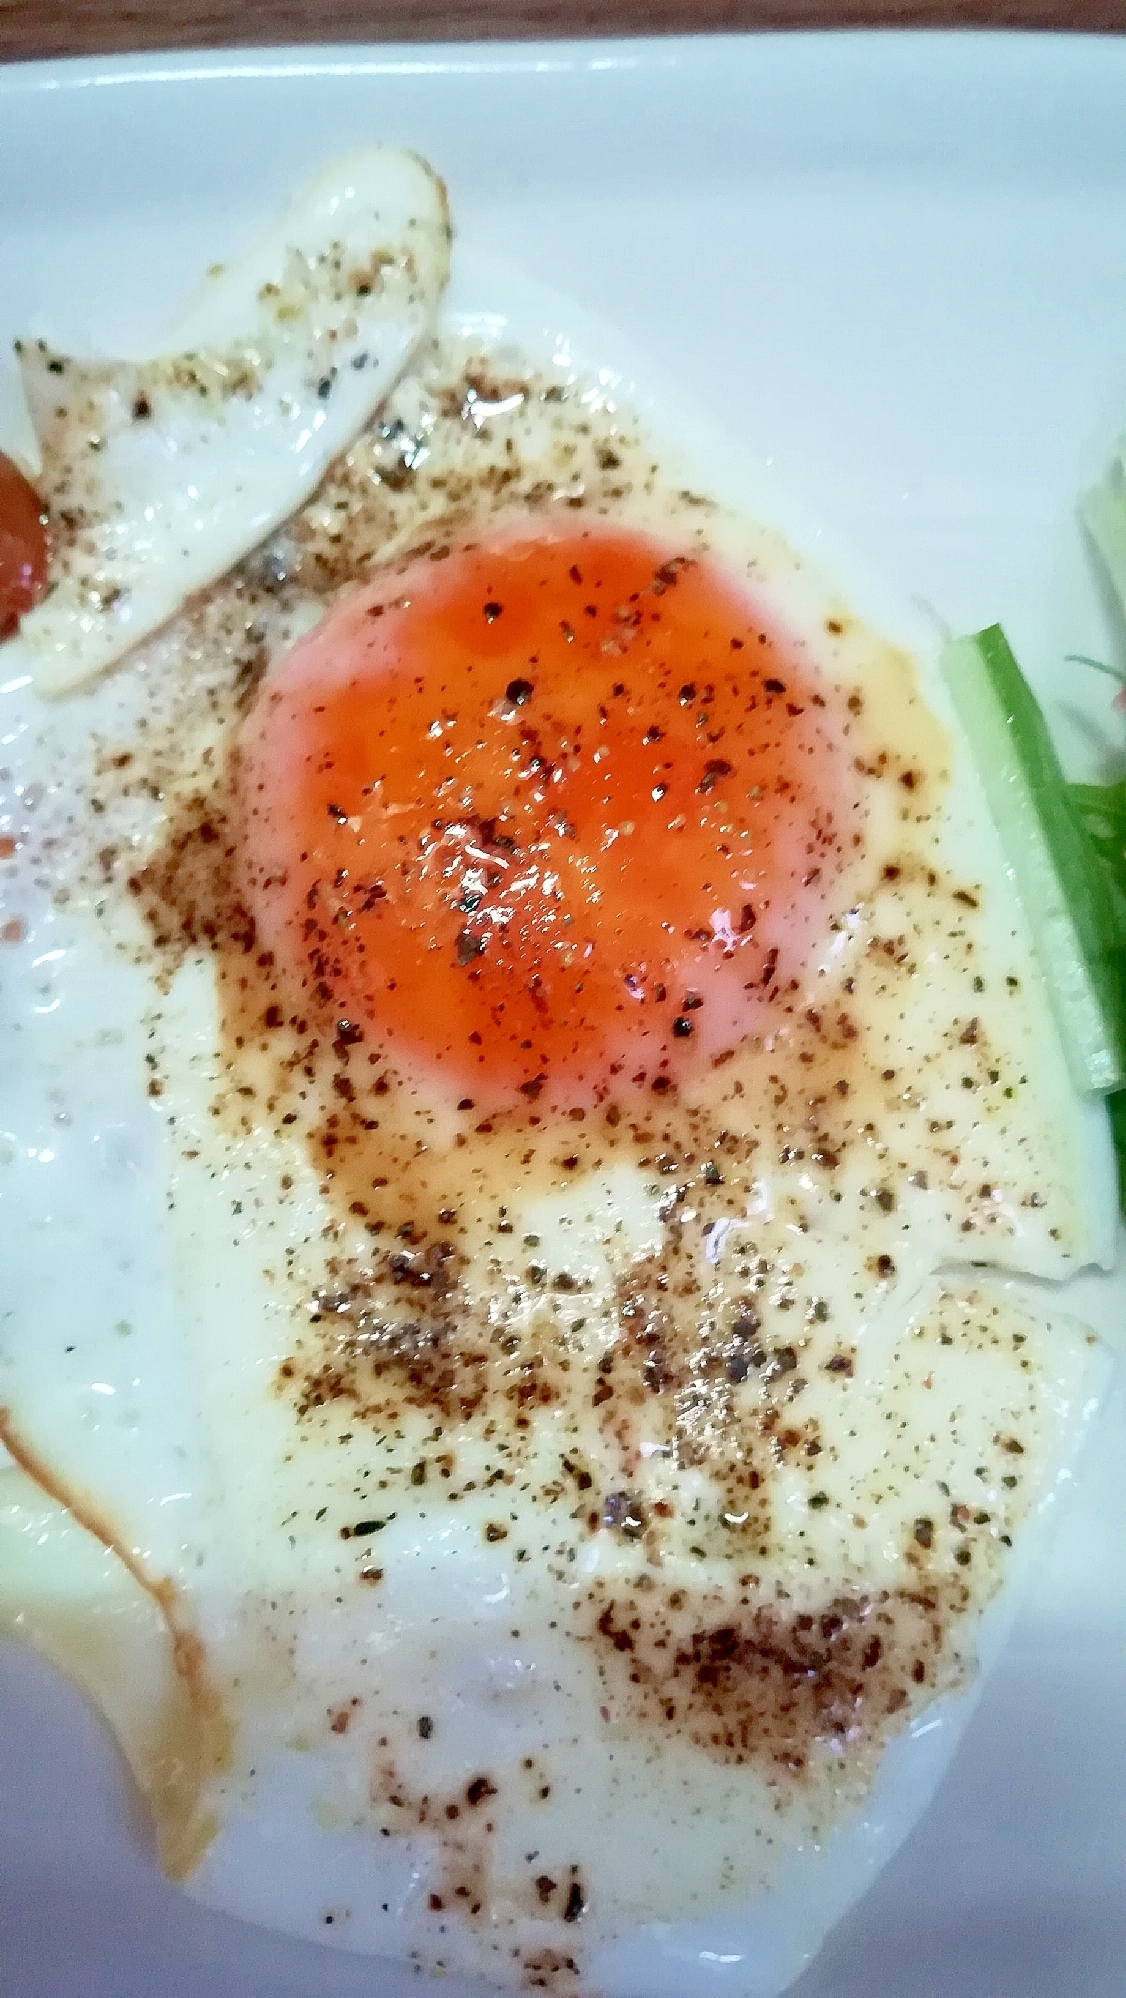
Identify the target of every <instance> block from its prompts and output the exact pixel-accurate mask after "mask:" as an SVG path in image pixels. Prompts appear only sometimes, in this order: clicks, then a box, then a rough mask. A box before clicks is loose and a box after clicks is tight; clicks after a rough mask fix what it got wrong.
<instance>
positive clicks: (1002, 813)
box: [942, 511, 1126, 1141]
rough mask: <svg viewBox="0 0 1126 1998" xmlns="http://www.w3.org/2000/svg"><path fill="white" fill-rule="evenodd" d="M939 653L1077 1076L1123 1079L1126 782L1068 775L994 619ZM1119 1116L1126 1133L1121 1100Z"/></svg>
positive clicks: (1105, 1086)
mask: <svg viewBox="0 0 1126 1998" xmlns="http://www.w3.org/2000/svg"><path fill="white" fill-rule="evenodd" d="M1122 573H1123V576H1124V578H1126V511H1124V515H1123V572H1122ZM942 664H943V670H944V672H945V675H946V679H947V683H948V685H949V687H950V691H951V693H952V695H953V698H954V702H955V705H956V707H957V709H958V712H959V714H960V716H961V718H962V721H963V724H964V725H965V728H966V732H967V734H968V736H969V739H970V743H971V745H972V747H973V750H974V754H975V757H976V760H977V764H978V769H979V771H980V774H981V778H982V781H983V783H984V786H985V792H986V797H987V799H988V801H989V806H990V810H991V811H992V813H993V817H994V819H995V821H996V824H997V828H998V831H999V832H1000V835H1001V839H1002V842H1003V844H1004V847H1005V852H1006V856H1007V858H1008V862H1009V865H1010V867H1011V868H1012V871H1013V874H1014V876H1015V879H1016V885H1017V891H1018V893H1019V895H1020V898H1021V901H1022V903H1023V905H1024V909H1025V913H1026V915H1027V917H1028V921H1029V924H1030V926H1031V929H1032V936H1033V941H1034V944H1035V947H1036V952H1037V956H1038V958H1039V960H1040V964H1041V967H1042V969H1043V972H1044V976H1045V980H1046V982H1047V986H1048V991H1049V994H1050V996H1051V999H1052V1003H1053V1006H1054V1009H1055V1013H1056V1018H1057V1021H1058V1023H1059V1027H1060V1032H1061V1034H1062V1037H1063V1043H1064V1047H1065V1049H1066V1051H1067V1056H1068V1062H1069V1065H1070V1067H1071V1070H1072V1074H1073V1077H1074V1080H1075V1083H1076V1086H1077V1087H1078V1088H1079V1089H1081V1090H1084V1091H1092V1092H1098V1093H1101V1094H1104V1095H1105V1094H1107V1093H1109V1092H1110V1091H1111V1090H1117V1089H1120V1088H1121V1087H1122V1085H1123V1084H1124V1083H1126V863H1124V859H1123V854H1124V851H1126V842H1124V837H1123V835H1124V831H1126V789H1123V787H1119V786H1108V787H1107V788H1106V790H1105V791H1104V790H1103V789H1102V787H1099V786H1094V785H1070V784H1068V782H1067V781H1066V779H1065V777H1064V774H1063V771H1062V769H1061V767H1060V761H1059V758H1058V756H1057V755H1056V752H1055V748H1054V746H1053V744H1052V739H1051V736H1050V735H1049V733H1048V727H1047V723H1046V722H1045V720H1044V717H1043V715H1042V714H1041V712H1040V708H1039V706H1038V704H1037V701H1036V697H1035V695H1034V694H1033V692H1032V690H1031V688H1030V687H1029V685H1028V683H1027V681H1026V680H1025V678H1024V676H1023V674H1022V673H1021V670H1020V668H1019V666H1018V665H1017V662H1016V660H1015V659H1014V657H1013V654H1012V652H1011V650H1010V648H1009V644H1008V641H1007V639H1006V637H1005V634H1004V632H1003V631H1002V630H1001V627H1000V626H999V625H990V626H989V627H988V629H987V630H985V631H979V632H977V633H976V634H975V635H974V636H973V637H971V638H958V639H954V640H952V641H951V642H950V643H949V644H948V645H947V646H946V648H945V650H944V653H943V661H942ZM1122 1123H1123V1137H1124V1141H1126V1110H1124V1111H1123V1114H1122Z"/></svg>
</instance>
